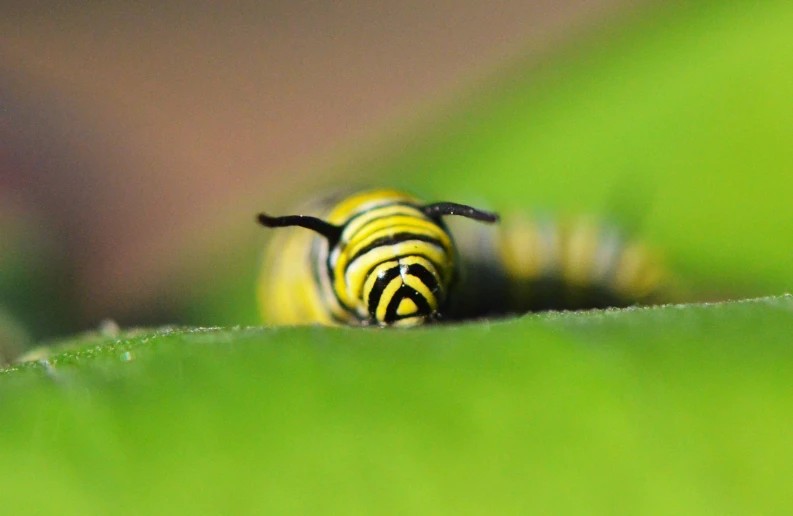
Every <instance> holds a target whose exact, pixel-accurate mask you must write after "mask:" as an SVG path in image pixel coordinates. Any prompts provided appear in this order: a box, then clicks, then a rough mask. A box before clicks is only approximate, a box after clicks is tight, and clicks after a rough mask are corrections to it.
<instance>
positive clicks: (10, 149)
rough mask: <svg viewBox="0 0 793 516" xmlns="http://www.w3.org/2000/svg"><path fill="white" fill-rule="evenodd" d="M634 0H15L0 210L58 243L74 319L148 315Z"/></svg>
mask: <svg viewBox="0 0 793 516" xmlns="http://www.w3.org/2000/svg"><path fill="white" fill-rule="evenodd" d="M626 7H628V5H627V3H626V2H620V1H618V0H558V1H551V0H531V1H520V0H503V1H500V2H484V1H481V0H462V1H458V2H436V3H428V2H415V1H414V2H365V1H355V0H348V1H344V2H312V1H309V0H298V1H292V2H225V3H221V2H216V3H215V2H207V1H204V2H177V1H173V0H171V1H168V0H166V1H164V2H153V1H152V2H147V1H138V2H135V1H116V2H81V3H79V4H74V5H72V4H70V3H66V2H54V1H49V2H27V3H25V2H18V3H16V5H14V4H13V3H7V4H4V5H3V6H2V7H0V108H2V111H0V114H1V115H2V118H0V217H2V216H3V214H4V212H5V213H6V215H7V214H8V212H9V211H13V212H15V213H19V212H22V211H25V210H27V213H28V215H26V217H27V220H30V221H33V222H30V224H31V227H33V228H38V229H39V230H41V234H42V235H43V236H40V238H42V239H44V240H47V241H50V242H49V244H50V245H52V246H53V248H55V249H57V251H56V252H57V253H58V255H59V260H60V261H61V262H62V265H63V266H64V268H65V269H66V270H68V271H69V273H68V285H67V287H65V288H66V289H67V290H69V291H70V292H71V295H72V296H73V304H74V312H75V317H76V318H77V319H78V323H79V325H82V326H85V325H88V324H95V323H96V322H97V321H98V320H100V319H102V318H104V317H113V318H115V319H117V320H119V321H120V322H122V323H139V322H147V319H146V317H147V308H145V307H163V306H165V307H166V308H167V307H168V305H169V304H170V303H171V302H172V301H171V300H170V299H169V297H168V296H169V292H171V291H173V290H174V289H178V288H182V287H183V285H179V283H180V282H181V283H185V282H187V283H189V282H190V281H191V278H193V279H194V278H195V277H196V276H197V275H201V274H204V273H205V272H203V271H205V270H206V268H207V267H211V263H210V262H211V256H213V255H222V254H223V253H224V252H225V251H226V250H233V249H234V248H235V247H234V246H235V245H236V244H235V242H240V241H241V240H244V239H253V238H255V235H256V230H257V228H256V227H255V225H254V224H253V215H254V214H255V213H256V212H257V211H260V210H261V209H262V207H263V206H264V205H265V203H267V202H278V199H279V197H280V196H281V195H282V194H283V193H284V192H289V191H292V190H294V189H297V188H299V187H300V188H305V187H307V186H310V183H311V181H313V180H315V179H316V178H318V177H320V176H322V175H323V174H327V173H328V172H329V171H330V167H328V166H326V164H327V163H328V162H329V161H334V160H336V161H338V160H339V159H342V158H341V156H342V155H354V154H355V153H356V152H357V150H356V149H360V148H363V147H364V146H366V145H371V143H372V142H377V141H387V140H388V138H389V137H391V136H393V135H392V134H391V133H392V132H393V128H394V127H399V126H400V124H405V123H409V122H410V121H411V120H416V119H418V118H419V117H421V116H422V115H423V114H424V113H426V112H427V111H428V110H431V109H433V108H434V109H438V107H437V106H440V105H442V104H443V100H444V99H447V101H448V99H450V98H454V97H456V96H460V95H464V94H465V92H466V91H467V90H468V89H469V88H472V87H474V86H475V85H476V84H478V83H480V82H481V81H483V80H484V79H486V78H487V77H488V76H489V75H490V74H492V73H494V72H495V71H497V70H498V69H499V67H501V66H503V64H504V63H506V62H508V61H509V60H510V59H511V58H515V57H517V56H521V57H522V58H524V59H525V58H526V56H527V55H528V56H532V55H534V56H537V57H538V58H539V57H540V56H542V55H544V54H546V53H548V52H550V51H551V50H552V49H553V48H554V47H555V46H557V45H558V44H559V43H561V42H563V41H565V40H566V39H569V38H572V37H574V35H576V34H578V33H580V32H581V31H582V30H585V29H586V28H587V27H589V26H592V25H595V24H598V23H600V22H602V21H603V20H604V19H605V18H606V17H607V16H609V14H610V13H612V12H614V11H615V10H617V9H618V8H626ZM42 228H47V229H45V230H44V229H42ZM52 240H54V242H53V241H52ZM206 249H210V251H209V252H208V253H207V252H205V250H206ZM206 256H210V258H206ZM186 269H188V270H187V272H186V271H185V270H186ZM191 275H192V276H191ZM141 307H144V308H141ZM152 311H154V308H152Z"/></svg>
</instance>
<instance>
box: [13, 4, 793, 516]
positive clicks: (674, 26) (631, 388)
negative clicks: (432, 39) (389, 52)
mask: <svg viewBox="0 0 793 516" xmlns="http://www.w3.org/2000/svg"><path fill="white" fill-rule="evenodd" d="M790 27H793V4H791V3H790V2H782V1H778V2H773V1H767V2H743V3H741V2H738V3H730V4H729V5H728V4H727V3H726V2H725V3H722V2H700V3H696V4H694V5H688V6H686V7H676V8H669V7H656V8H654V9H651V10H644V11H642V12H640V13H636V14H634V15H631V16H626V17H625V18H623V19H622V20H621V21H620V22H618V23H614V24H613V25H610V26H609V27H606V28H604V29H602V31H601V32H599V33H598V34H594V35H592V36H591V37H589V38H587V39H585V40H581V41H580V42H579V43H578V44H576V45H574V46H572V47H570V48H568V49H567V50H566V51H564V52H561V53H559V54H557V55H555V56H553V57H552V58H549V59H548V60H547V61H546V62H545V63H544V64H543V65H541V66H539V67H537V66H533V67H528V66H524V65H523V64H522V63H513V65H512V67H511V68H510V69H509V70H504V71H503V73H502V74H501V75H500V76H499V77H498V78H496V79H494V81H493V82H492V83H489V84H486V85H482V87H481V88H480V89H479V90H478V91H477V92H475V93H474V94H472V95H471V96H470V97H469V98H467V99H464V100H461V101H459V102H458V104H457V105H456V106H455V107H454V108H450V109H448V110H446V111H444V112H443V113H442V114H439V115H437V117H436V118H434V119H433V120H429V121H426V122H425V123H422V124H418V125H419V127H416V128H415V130H414V131H411V132H410V133H409V134H406V135H404V137H403V138H402V139H399V140H398V142H395V143H394V144H393V145H391V146H390V147H388V148H387V149H378V150H377V151H376V152H372V153H371V154H369V155H367V156H365V157H361V158H360V159H359V160H358V161H357V164H356V166H355V167H353V168H354V170H353V173H352V175H353V177H354V178H357V179H358V180H361V181H366V182H369V183H370V184H372V183H377V184H379V183H381V182H384V183H390V184H396V185H397V186H402V187H406V188H409V189H410V190H413V191H418V192H422V193H424V194H425V196H426V197H428V198H435V199H441V198H442V199H445V200H459V201H471V202H474V201H476V200H477V199H480V198H481V199H486V200H487V202H489V203H492V205H493V206H494V207H496V208H498V209H500V210H509V209H511V208H521V209H531V210H538V211H542V210H548V211H551V212H553V213H566V212H588V211H595V212H608V213H611V212H614V213H616V215H617V216H618V217H619V216H623V217H624V218H625V219H626V220H628V222H630V218H631V217H632V216H634V215H635V216H638V217H639V218H640V219H641V224H639V226H638V229H637V231H639V232H640V233H641V234H642V235H643V236H645V237H647V238H648V239H650V240H651V241H653V242H654V243H655V244H656V245H658V246H659V247H660V248H662V249H664V250H665V252H666V254H667V256H668V258H669V260H670V262H671V263H672V264H673V266H674V267H675V268H676V269H677V270H679V271H680V272H681V275H682V276H683V277H684V278H685V279H686V281H687V282H688V283H689V284H691V285H692V286H693V287H695V288H694V291H695V292H696V291H699V292H701V293H702V294H701V295H702V298H713V297H730V298H743V297H748V296H753V295H781V294H783V293H785V292H787V291H789V290H790V289H791V282H792V280H791V273H790V272H789V264H790V256H791V255H792V254H793V253H792V252H791V251H793V238H792V237H793V208H792V207H791V203H790V202H789V199H790V192H791V191H792V190H791V187H792V186H793V174H791V165H793V147H791V145H790V141H791V140H792V138H791V137H792V136H793V99H791V93H790V92H791V91H793V80H792V79H793V31H791V30H790ZM337 177H341V172H339V173H338V174H337ZM230 254H233V253H230ZM239 256H241V258H234V259H236V260H238V262H237V263H238V264H243V265H244V264H245V263H247V262H246V260H250V261H253V260H254V259H253V258H251V256H253V254H246V253H241V254H240V255H239ZM230 270H231V268H230ZM245 270H247V271H250V275H245V274H243V275H238V276H235V277H234V278H227V280H228V281H225V282H224V283H223V285H224V287H223V289H225V291H224V290H223V289H217V285H211V286H207V292H208V295H207V296H204V297H201V296H199V297H198V298H197V299H196V300H195V301H194V302H193V309H194V310H195V312H196V313H200V314H204V315H205V317H206V320H210V321H220V322H224V323H233V322H240V321H253V320H254V315H253V308H252V306H251V302H250V299H251V297H250V292H251V291H252V285H253V282H254V278H253V276H252V274H253V272H252V271H253V270H254V267H247V268H246V269H245ZM792 311H793V301H791V298H790V297H787V296H782V297H775V298H766V299H763V300H759V301H743V302H734V303H728V304H717V305H705V304H703V305H694V306H670V307H662V308H655V309H644V310H639V309H633V310H623V311H606V312H593V313H580V314H564V315H559V314H545V315H535V316H527V317H523V318H519V319H516V320H511V321H501V322H490V323H476V324H464V325H460V326H450V327H439V328H426V329H419V330H415V331H382V330H360V329H319V328H300V329H290V328H281V329H278V328H249V329H229V330H220V329H203V330H200V329H184V330H181V329H172V330H167V329H165V330H152V331H144V330H141V331H137V332H136V331H133V332H122V333H120V334H115V333H114V332H113V331H112V330H109V331H106V332H105V334H97V335H85V336H78V337H75V339H73V340H71V341H69V342H66V343H63V345H64V346H66V348H64V349H70V350H71V351H68V350H61V351H59V352H56V355H55V356H54V357H52V358H51V359H49V360H42V361H38V362H32V363H30V364H28V365H24V366H21V367H18V368H12V369H9V370H7V371H6V372H5V373H3V374H2V375H0V411H2V414H3V416H4V424H3V425H2V426H0V436H1V437H0V438H2V443H3V445H2V447H0V461H2V462H0V464H2V466H0V476H1V477H2V478H1V479H0V481H2V483H3V485H4V492H5V493H6V494H5V495H4V497H3V498H4V499H3V507H4V509H3V510H4V511H8V513H9V514H19V513H24V512H30V513H35V512H39V513H53V512H58V513H61V514H85V513H86V512H89V511H90V512H94V513H116V514H118V513H124V512H126V513H130V514H133V513H134V514H140V513H151V512H162V513H173V512H182V511H184V512H186V511H188V510H190V511H195V512H223V513H239V512H241V511H250V512H252V511H258V512H261V511H263V510H264V509H269V510H277V511H282V512H286V511H290V512H304V513H329V512H343V513H365V514H371V513H381V512H393V513H430V514H435V513H439V512H447V513H490V512H505V513H526V512H529V511H533V512H568V513H570V512H575V513H598V512H609V513H673V514H680V513H691V514H705V513H714V514H725V513H769V512H772V513H773V512H776V513H780V512H787V511H790V510H791V502H790V501H789V496H787V490H788V487H789V486H790V484H791V480H793V479H792V478H791V464H793V460H791V459H793V446H792V445H793V443H791V438H790V431H789V429H790V428H791V427H792V425H791V423H793V421H791V415H790V410H789V407H790V406H791V402H793V397H792V396H791V394H793V393H791V386H790V385H791V384H790V382H789V378H790V377H791V372H793V371H791V370H792V369H793V365H791V360H790V359H791V357H790V354H791V351H790V349H791V348H790V346H789V344H788V342H789V340H790V339H789V337H788V335H789V334H790V328H791V322H793V317H791V313H792Z"/></svg>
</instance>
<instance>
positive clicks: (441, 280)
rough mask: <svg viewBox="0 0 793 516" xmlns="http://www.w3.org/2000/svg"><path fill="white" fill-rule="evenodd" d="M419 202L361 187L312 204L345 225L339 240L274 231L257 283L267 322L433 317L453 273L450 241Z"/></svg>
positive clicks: (393, 321)
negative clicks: (275, 236) (341, 196)
mask: <svg viewBox="0 0 793 516" xmlns="http://www.w3.org/2000/svg"><path fill="white" fill-rule="evenodd" d="M421 206H422V204H421V203H420V201H419V200H418V199H416V198H414V197H412V196H410V195H408V194H406V193H404V192H400V191H396V190H373V191H367V192H361V193H357V194H354V195H351V196H349V197H346V198H344V199H342V200H340V201H338V202H335V203H334V202H332V201H331V202H328V201H326V202H323V203H320V205H319V206H318V207H317V208H318V209H316V208H315V209H313V210H311V211H312V212H313V213H312V215H314V216H317V217H320V218H323V219H325V220H327V222H329V223H331V224H334V225H336V226H339V227H341V228H342V230H341V236H340V237H339V239H338V241H336V242H329V241H328V239H326V238H323V237H322V236H320V235H315V234H312V233H310V232H308V231H306V230H305V229H302V228H295V229H292V228H288V229H284V230H279V231H280V232H281V233H282V234H283V236H282V237H281V238H280V239H279V240H277V241H274V242H273V243H272V244H271V246H270V251H269V253H268V257H267V258H266V259H265V264H264V271H263V273H262V281H261V282H260V291H259V298H260V304H261V306H262V315H263V317H264V319H265V321H267V322H271V323H277V324H310V323H322V324H334V323H335V324H363V325H367V324H379V325H401V326H408V325H415V324H421V323H422V322H424V321H425V320H426V319H428V318H432V317H434V316H436V315H437V314H438V312H439V310H441V309H442V308H443V307H444V305H445V302H446V298H447V295H448V292H449V289H450V287H451V285H452V283H453V281H454V278H455V266H456V265H455V264H456V257H455V248H454V245H453V243H452V241H451V238H450V236H449V234H448V233H447V231H446V229H445V227H444V226H443V223H442V222H440V220H439V219H435V218H432V217H430V216H428V215H426V214H425V213H424V211H422V209H421ZM304 213H305V212H304ZM309 271H310V274H306V273H307V272H309ZM307 278H310V281H308V279H307Z"/></svg>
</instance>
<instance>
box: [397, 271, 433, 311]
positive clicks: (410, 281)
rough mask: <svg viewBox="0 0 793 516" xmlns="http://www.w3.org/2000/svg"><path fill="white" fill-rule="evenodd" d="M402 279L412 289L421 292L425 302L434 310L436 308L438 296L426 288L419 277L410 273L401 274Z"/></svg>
mask: <svg viewBox="0 0 793 516" xmlns="http://www.w3.org/2000/svg"><path fill="white" fill-rule="evenodd" d="M402 280H403V281H404V283H405V285H407V286H408V287H411V288H412V289H413V290H415V291H416V292H418V293H419V294H421V297H423V298H424V299H426V300H427V303H428V304H429V305H430V308H431V309H432V311H433V312H434V311H435V310H437V309H438V298H437V297H435V294H433V293H432V291H431V290H430V289H429V288H427V285H425V284H424V282H422V281H421V280H420V279H419V278H417V277H416V276H412V275H410V274H406V275H404V276H402Z"/></svg>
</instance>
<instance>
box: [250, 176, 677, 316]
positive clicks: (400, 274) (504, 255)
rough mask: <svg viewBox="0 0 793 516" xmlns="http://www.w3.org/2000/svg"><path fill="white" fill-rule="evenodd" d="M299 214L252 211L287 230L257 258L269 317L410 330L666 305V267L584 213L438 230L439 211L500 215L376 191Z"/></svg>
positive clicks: (489, 219) (483, 217)
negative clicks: (534, 314)
mask: <svg viewBox="0 0 793 516" xmlns="http://www.w3.org/2000/svg"><path fill="white" fill-rule="evenodd" d="M300 213H301V215H290V216H284V217H271V216H269V215H267V214H264V213H262V214H259V216H258V221H259V223H260V224H262V225H264V226H266V227H269V228H284V227H288V228H291V229H286V230H279V233H278V234H276V236H275V237H274V238H273V239H272V241H271V242H270V245H269V247H268V249H267V252H266V254H265V259H264V261H263V268H262V272H261V276H260V281H259V284H258V299H259V305H260V309H261V314H262V318H263V320H264V321H265V322H267V323H271V324H314V323H320V324H328V325H334V324H347V325H371V324H377V325H381V326H386V325H395V326H413V325H417V324H422V323H425V322H429V321H433V320H439V319H442V320H464V319H472V318H480V317H492V316H502V315H507V314H512V313H523V312H528V311H537V310H550V309H554V310H571V309H582V308H604V307H610V306H628V305H633V304H647V303H654V302H659V301H662V300H664V288H665V286H666V282H667V274H666V271H665V269H664V267H663V266H662V265H661V264H660V263H659V262H658V261H657V260H656V257H655V255H653V254H652V253H650V252H649V251H648V250H647V249H646V248H645V247H644V246H643V245H642V244H641V243H639V242H637V241H634V240H631V239H628V238H626V237H625V236H624V235H623V234H622V233H621V232H620V231H619V230H618V229H617V228H616V227H614V226H611V225H607V224H602V223H598V222H596V221H593V220H589V219H577V220H573V221H569V222H560V221H556V220H543V219H538V218H530V217H527V216H526V215H524V214H514V215H511V216H509V217H507V218H506V220H504V221H503V223H502V224H501V225H499V226H497V227H491V226H490V225H481V224H470V223H465V222H464V221H462V220H457V221H454V222H452V220H449V221H448V225H447V223H446V222H445V221H444V220H443V218H444V217H446V216H449V215H459V216H462V217H464V218H468V219H473V220H476V221H481V222H486V223H494V222H496V221H497V220H498V218H499V217H498V215H496V214H495V213H491V212H488V211H484V210H479V209H476V208H472V207H470V206H466V205H461V204H455V203H446V202H441V203H434V204H426V203H424V202H422V201H421V200H419V199H418V198H416V197H413V196H412V195H410V194H408V193H405V192H401V191H397V190H386V189H379V190H368V191H362V192H357V193H353V194H350V195H333V196H329V197H326V198H325V199H322V200H320V201H318V202H315V203H312V204H308V205H304V206H303V208H302V209H301V210H300ZM302 213H305V215H303V214H302ZM295 228H297V229H295ZM302 228H305V229H302ZM450 228H451V229H450ZM306 229H308V230H311V231H306Z"/></svg>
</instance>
